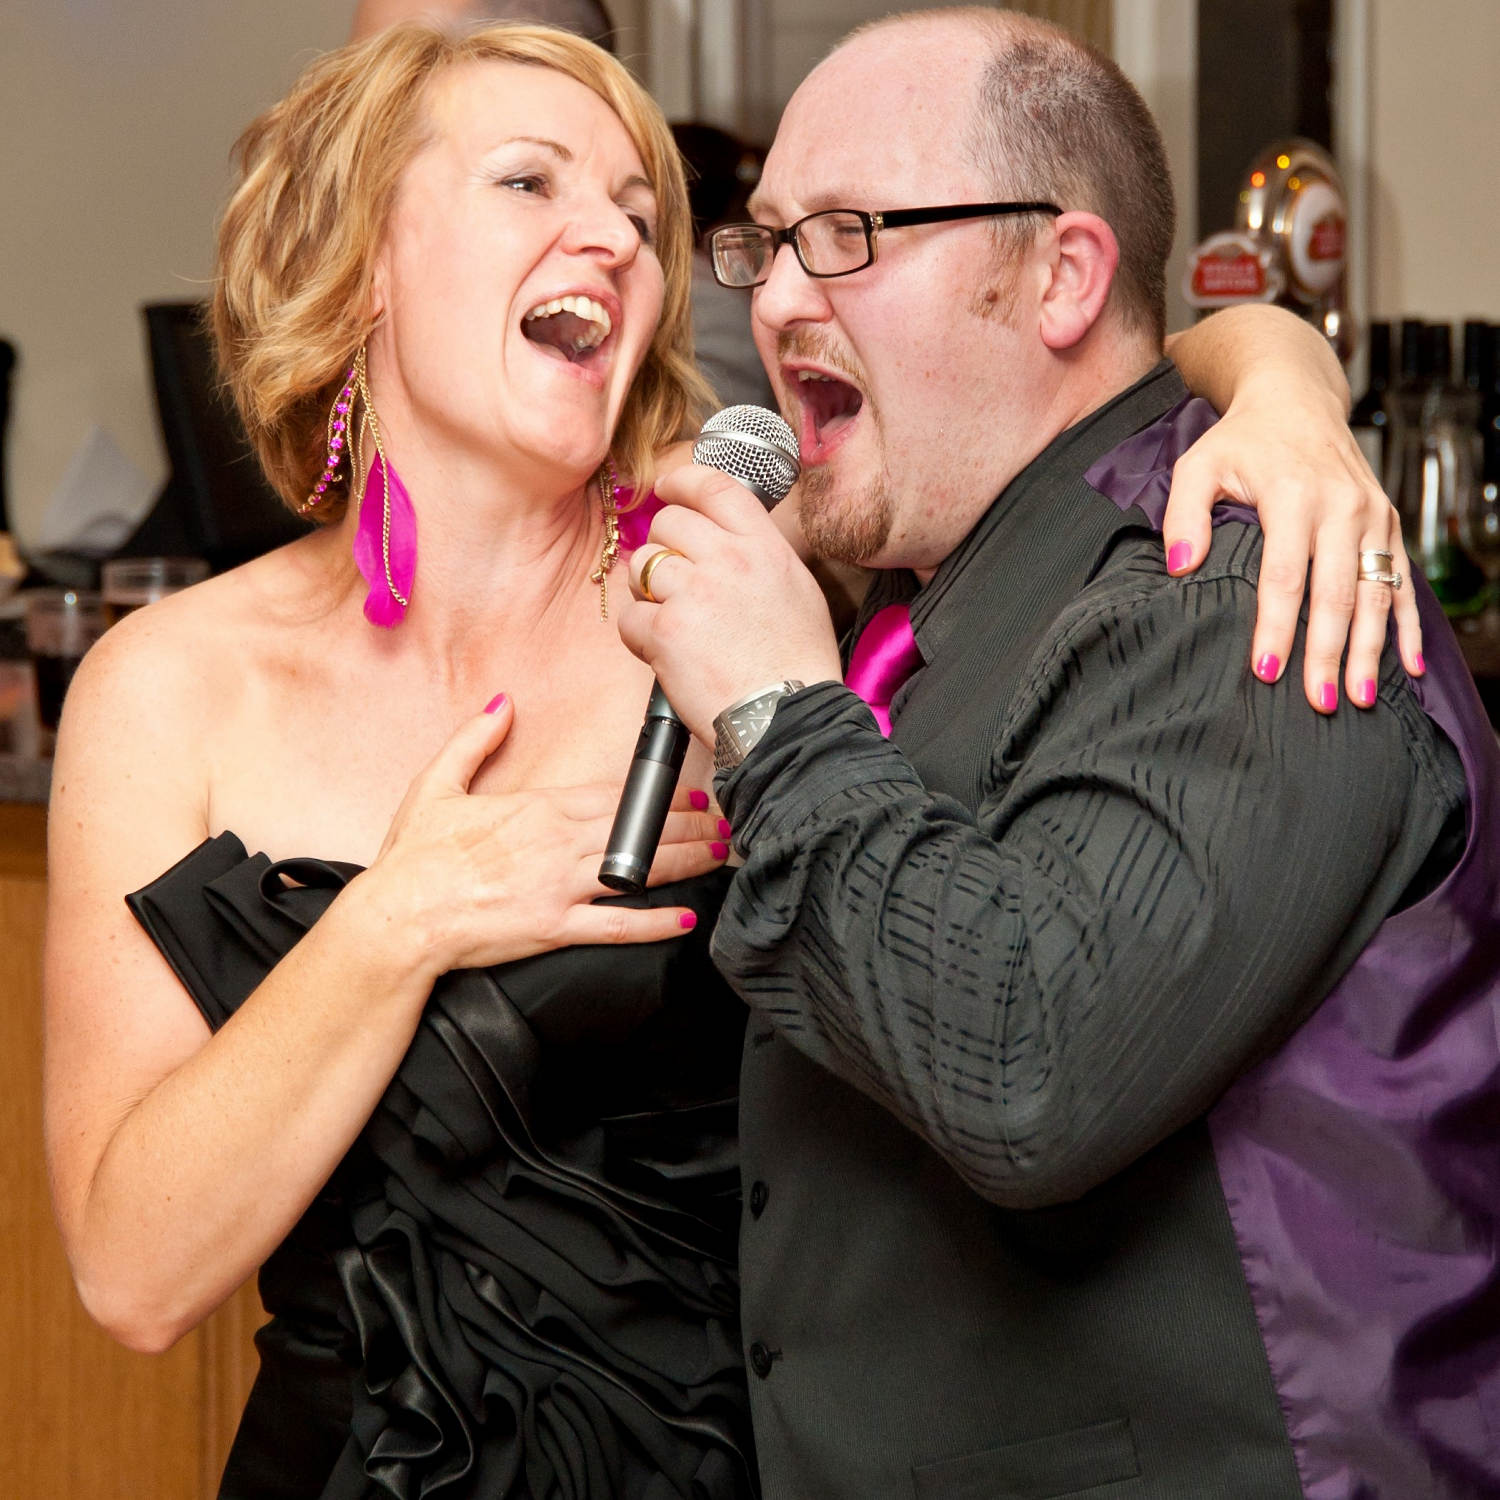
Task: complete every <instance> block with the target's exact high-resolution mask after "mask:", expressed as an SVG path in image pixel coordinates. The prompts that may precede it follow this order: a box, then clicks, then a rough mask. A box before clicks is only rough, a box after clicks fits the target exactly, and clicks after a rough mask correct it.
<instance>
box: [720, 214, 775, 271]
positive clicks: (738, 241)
mask: <svg viewBox="0 0 1500 1500" xmlns="http://www.w3.org/2000/svg"><path fill="white" fill-rule="evenodd" d="M710 243H711V245H712V248H713V260H714V276H715V277H716V278H717V279H718V281H719V282H721V283H722V284H723V285H724V286H755V285H756V284H757V283H759V282H761V281H764V280H765V276H766V272H767V270H769V269H770V265H771V252H772V250H773V249H774V248H775V246H774V244H773V242H772V239H771V231H770V230H769V229H763V228H762V227H761V226H760V225H759V224H726V225H725V226H724V227H723V228H722V229H716V230H714V232H713V238H712V240H711V242H710Z"/></svg>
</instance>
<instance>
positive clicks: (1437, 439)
mask: <svg viewBox="0 0 1500 1500" xmlns="http://www.w3.org/2000/svg"><path fill="white" fill-rule="evenodd" d="M1421 374H1422V393H1421V403H1420V418H1419V422H1418V425H1417V428H1416V430H1415V432H1413V431H1412V430H1411V429H1410V427H1407V428H1406V429H1405V430H1404V431H1403V433H1402V435H1401V438H1400V446H1401V449H1402V460H1401V463H1400V465H1399V468H1400V473H1401V479H1402V483H1403V486H1405V488H1404V489H1403V493H1402V495H1401V498H1400V500H1399V501H1398V509H1400V511H1401V513H1402V517H1403V521H1405V519H1406V518H1407V517H1408V516H1410V517H1411V521H1410V522H1409V523H1408V526H1409V531H1408V536H1407V540H1406V546H1407V550H1408V551H1409V552H1410V553H1411V555H1412V558H1413V560H1414V561H1415V562H1416V563H1417V564H1418V565H1419V566H1420V567H1421V569H1422V571H1423V573H1425V574H1426V576H1427V581H1428V583H1430V584H1431V585H1432V591H1433V593H1434V594H1436V595H1437V597H1438V602H1439V603H1440V604H1441V605H1442V606H1443V608H1444V610H1445V611H1446V612H1447V613H1448V614H1449V615H1451V616H1462V615H1468V614H1473V613H1475V612H1477V611H1478V610H1480V609H1482V608H1483V607H1484V601H1485V587H1484V585H1485V580H1484V574H1483V573H1482V572H1481V571H1480V570H1479V567H1478V566H1477V565H1476V563H1475V562H1474V559H1473V558H1472V557H1470V556H1469V554H1468V552H1467V551H1465V549H1464V546H1463V543H1462V540H1461V528H1462V517H1463V512H1464V510H1465V509H1466V507H1467V506H1468V505H1469V503H1470V499H1471V496H1472V494H1473V491H1474V488H1475V485H1476V483H1477V481H1478V468H1479V465H1478V451H1479V397H1478V394H1477V393H1476V392H1473V391H1470V390H1468V389H1466V388H1464V387H1462V386H1459V385H1457V384H1455V382H1454V380H1453V334H1452V330H1451V329H1450V328H1449V326H1448V325H1447V324H1446V323H1437V324H1431V325H1429V326H1428V327H1427V328H1426V329H1424V330H1423V334H1422V359H1421Z"/></svg>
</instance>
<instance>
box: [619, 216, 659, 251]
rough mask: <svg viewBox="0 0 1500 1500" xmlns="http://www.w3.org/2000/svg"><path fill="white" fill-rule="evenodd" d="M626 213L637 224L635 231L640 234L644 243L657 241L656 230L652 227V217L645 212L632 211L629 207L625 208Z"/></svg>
mask: <svg viewBox="0 0 1500 1500" xmlns="http://www.w3.org/2000/svg"><path fill="white" fill-rule="evenodd" d="M625 215H626V217H627V218H628V219H629V220H630V222H631V223H632V224H634V225H635V232H636V233H637V234H638V235H640V237H641V243H642V244H643V245H652V244H655V243H656V231H655V230H654V229H653V228H652V226H651V221H650V219H648V218H647V217H646V216H645V215H644V214H635V213H631V212H630V210H629V209H628V208H627V209H626V210H625Z"/></svg>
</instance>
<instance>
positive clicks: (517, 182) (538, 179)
mask: <svg viewBox="0 0 1500 1500" xmlns="http://www.w3.org/2000/svg"><path fill="white" fill-rule="evenodd" d="M500 186H501V187H508V188H514V189H515V190H516V191H517V192H518V193H544V192H546V191H547V179H546V178H545V177H542V176H539V175H538V174H536V173H534V172H523V173H521V174H519V175H518V176H515V177H503V178H501V180H500Z"/></svg>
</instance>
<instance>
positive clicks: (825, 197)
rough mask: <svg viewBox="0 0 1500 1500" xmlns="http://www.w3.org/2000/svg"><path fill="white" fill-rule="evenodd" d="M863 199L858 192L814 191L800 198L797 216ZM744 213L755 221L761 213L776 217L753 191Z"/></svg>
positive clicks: (826, 210)
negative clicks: (800, 205)
mask: <svg viewBox="0 0 1500 1500" xmlns="http://www.w3.org/2000/svg"><path fill="white" fill-rule="evenodd" d="M863 201H864V197H863V195H861V194H858V193H843V192H834V193H814V194H812V195H811V196H810V197H807V198H804V199H802V214H799V215H798V217H799V218H800V217H802V215H805V214H821V213H827V212H828V210H829V209H831V208H848V207H850V205H851V204H854V203H861V202H863ZM745 213H746V215H747V216H748V217H749V218H752V219H754V220H756V221H757V222H759V220H760V216H761V215H762V214H769V215H770V217H771V218H776V217H777V215H775V214H773V213H771V211H770V209H768V208H767V207H766V203H765V200H764V199H763V198H761V197H760V196H759V195H758V194H755V193H752V194H751V195H750V198H749V201H748V202H747V203H746V204H745Z"/></svg>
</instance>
